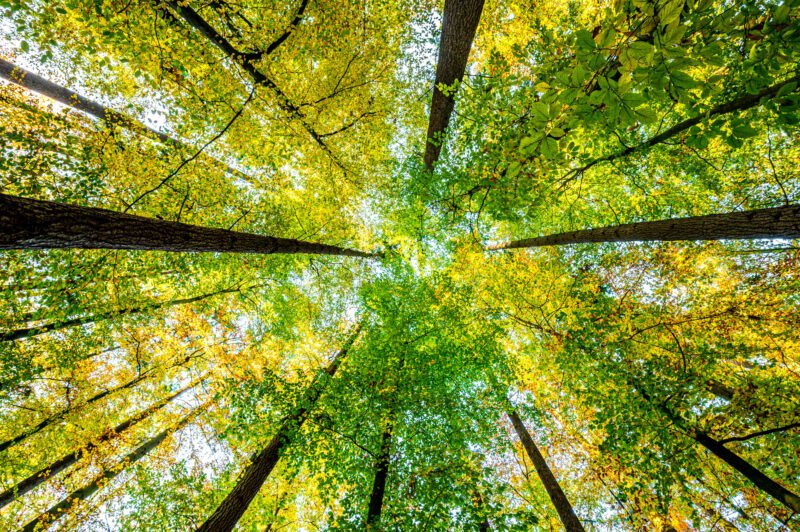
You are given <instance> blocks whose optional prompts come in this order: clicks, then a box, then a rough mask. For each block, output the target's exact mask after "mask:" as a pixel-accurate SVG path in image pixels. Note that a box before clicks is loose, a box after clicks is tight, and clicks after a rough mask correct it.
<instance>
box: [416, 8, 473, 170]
mask: <svg viewBox="0 0 800 532" xmlns="http://www.w3.org/2000/svg"><path fill="white" fill-rule="evenodd" d="M483 1H484V0H445V3H444V15H443V20H442V38H441V41H440V43H439V60H438V63H437V64H436V81H435V86H434V88H433V98H432V100H431V114H430V119H429V120H428V134H427V137H426V139H427V142H426V143H425V156H424V159H423V160H424V162H425V166H426V167H427V168H428V170H431V169H432V168H433V165H434V163H436V161H437V160H438V159H439V154H440V152H441V150H442V147H441V142H442V136H443V135H444V132H445V130H446V129H447V124H448V123H449V122H450V115H451V114H452V113H453V107H454V106H455V99H454V95H452V94H450V95H445V94H444V93H443V92H442V91H441V90H440V89H439V87H440V86H441V85H444V86H446V87H450V86H451V85H453V83H455V82H456V81H460V80H461V78H463V77H464V71H465V70H466V68H467V58H468V57H469V51H470V48H472V40H473V39H474V38H475V30H476V29H477V28H478V22H479V21H480V19H481V11H483Z"/></svg>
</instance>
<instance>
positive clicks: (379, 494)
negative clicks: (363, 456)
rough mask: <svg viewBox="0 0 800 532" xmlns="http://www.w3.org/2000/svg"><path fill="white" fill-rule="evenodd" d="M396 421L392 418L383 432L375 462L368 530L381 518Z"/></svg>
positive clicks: (368, 510) (368, 513) (368, 511)
mask: <svg viewBox="0 0 800 532" xmlns="http://www.w3.org/2000/svg"><path fill="white" fill-rule="evenodd" d="M393 429H394V421H393V420H392V419H390V420H389V421H387V423H386V426H385V427H384V429H383V434H381V449H380V452H379V453H378V459H377V460H376V462H375V480H374V481H373V483H372V493H371V494H370V497H369V507H368V509H367V530H372V529H374V528H375V527H376V526H377V525H378V522H379V521H380V519H381V511H382V510H383V497H384V495H385V494H386V478H387V477H388V476H389V464H390V463H391V458H392V430H393Z"/></svg>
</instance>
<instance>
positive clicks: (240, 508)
mask: <svg viewBox="0 0 800 532" xmlns="http://www.w3.org/2000/svg"><path fill="white" fill-rule="evenodd" d="M360 332H361V326H358V327H356V330H355V332H354V333H353V334H352V335H351V336H350V338H348V340H347V342H345V345H344V347H342V349H341V350H339V352H338V353H336V355H335V356H334V357H333V360H332V361H331V363H330V364H329V365H328V367H326V368H325V369H323V370H322V371H321V372H320V374H319V376H318V377H317V378H316V379H315V380H314V381H313V382H312V383H311V385H310V386H309V387H308V389H307V390H306V392H305V394H304V396H303V399H302V401H301V402H300V404H299V405H298V406H296V407H295V409H294V411H293V412H292V413H291V414H290V415H289V416H288V417H287V418H286V420H285V421H284V422H283V424H282V425H281V427H280V429H278V433H277V434H275V436H274V437H273V438H272V439H271V440H270V442H269V444H267V446H266V447H265V448H264V449H263V450H262V451H261V452H259V453H258V454H256V455H255V456H253V459H252V461H251V463H250V465H249V466H248V467H247V469H245V471H244V473H243V474H242V476H241V478H240V479H239V481H238V482H237V483H236V486H234V488H233V489H232V490H231V492H230V493H229V494H228V496H227V497H225V500H223V501H222V502H221V503H220V505H219V506H218V507H217V509H216V510H215V511H214V513H213V514H211V516H210V517H209V518H208V519H207V520H206V522H205V523H203V524H202V525H201V526H200V527H199V528H198V529H197V530H198V532H228V531H230V530H233V528H234V527H235V526H236V523H238V522H239V519H241V517H242V515H244V512H245V511H246V510H247V507H248V506H249V505H250V503H251V502H252V501H253V498H255V496H256V495H258V492H259V490H260V489H261V486H262V485H263V484H264V482H265V481H266V480H267V477H269V475H270V473H272V470H273V469H274V468H275V465H276V464H277V463H278V460H279V459H280V455H281V452H282V451H283V450H284V449H285V448H286V447H288V446H289V445H290V444H291V443H292V438H293V437H294V434H296V432H297V431H298V430H300V427H302V426H303V422H305V420H306V418H307V417H308V414H309V411H310V410H311V408H313V406H314V404H315V403H316V402H317V399H319V397H320V395H322V390H323V385H324V382H325V378H323V375H326V376H327V378H330V377H333V376H334V374H335V373H336V370H337V369H339V366H340V365H341V363H342V361H343V360H344V358H345V356H346V355H347V352H348V351H349V350H350V347H352V345H353V343H354V342H355V341H356V339H357V338H358V335H359V333H360Z"/></svg>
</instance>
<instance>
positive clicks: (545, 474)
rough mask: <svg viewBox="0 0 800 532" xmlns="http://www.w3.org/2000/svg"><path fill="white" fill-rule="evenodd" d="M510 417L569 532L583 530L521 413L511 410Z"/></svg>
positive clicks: (580, 531)
mask: <svg viewBox="0 0 800 532" xmlns="http://www.w3.org/2000/svg"><path fill="white" fill-rule="evenodd" d="M508 417H509V418H511V423H512V424H513V425H514V430H515V431H516V432H517V436H519V439H520V440H521V441H522V445H523V447H525V451H527V453H528V457H529V458H530V459H531V462H533V466H534V467H535V468H536V472H537V473H538V474H539V478H540V479H541V481H542V484H543V485H544V489H545V490H546V491H547V495H549V496H550V500H551V501H553V506H555V507H556V511H557V512H558V516H559V517H560V518H561V522H562V523H563V524H564V528H565V529H566V530H567V532H583V530H584V528H583V525H582V524H581V522H580V521H579V520H578V517H577V516H576V515H575V511H574V510H573V509H572V505H571V504H570V502H569V500H568V499H567V496H566V495H564V492H563V491H562V489H561V486H559V484H558V481H557V480H556V477H555V476H553V472H552V471H550V467H549V466H548V465H547V462H546V461H545V459H544V456H542V453H540V452H539V449H538V447H536V444H535V443H533V439H532V438H531V435H530V434H529V433H528V429H526V428H525V425H523V424H522V420H521V419H520V418H519V415H517V412H516V411H514V410H510V411H509V412H508Z"/></svg>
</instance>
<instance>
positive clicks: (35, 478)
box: [0, 379, 202, 509]
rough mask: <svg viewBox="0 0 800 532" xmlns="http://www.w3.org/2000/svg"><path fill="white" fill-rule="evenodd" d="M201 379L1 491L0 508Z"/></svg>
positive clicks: (73, 463)
mask: <svg viewBox="0 0 800 532" xmlns="http://www.w3.org/2000/svg"><path fill="white" fill-rule="evenodd" d="M200 380H202V379H198V380H195V381H194V382H192V383H190V384H188V385H186V386H184V387H183V388H181V389H180V390H178V391H177V392H175V393H173V394H172V395H170V396H168V397H165V398H164V399H162V400H160V401H159V402H157V403H155V404H153V405H152V406H150V407H149V408H147V409H146V410H144V411H142V412H140V413H138V414H136V415H135V416H133V417H130V418H128V419H127V420H125V421H123V422H122V423H120V424H118V425H117V426H116V427H114V428H112V429H110V430H107V431H105V432H103V433H102V434H101V435H100V436H98V437H97V438H96V439H94V440H92V441H90V442H89V443H87V444H86V445H84V446H83V447H82V448H80V449H78V450H76V451H74V452H71V453H69V454H66V455H64V456H62V457H61V458H59V459H58V460H56V461H55V462H52V463H51V464H49V465H48V466H47V467H43V468H41V469H40V470H38V471H36V472H35V473H31V474H30V475H29V476H28V477H27V478H25V479H24V480H21V481H19V482H18V483H17V484H16V485H15V486H13V487H11V488H9V489H7V490H6V491H4V492H3V493H0V509H2V508H3V507H5V506H6V505H8V504H10V503H11V502H12V501H13V500H14V499H15V498H17V497H22V496H23V495H25V494H26V493H28V492H29V491H31V490H33V489H35V488H36V487H38V486H40V485H41V484H43V483H45V482H46V481H48V480H49V479H51V478H53V477H54V476H56V475H58V474H59V473H61V472H62V471H65V470H66V469H67V468H69V467H71V466H73V465H75V464H76V463H77V462H78V461H79V460H80V459H81V458H82V457H83V456H85V455H86V453H88V452H90V451H92V450H94V449H96V448H97V447H98V446H99V445H100V444H102V443H104V442H107V441H109V440H111V439H113V438H114V437H115V436H116V435H117V434H120V433H121V432H124V431H125V430H127V429H129V428H130V427H132V426H134V425H136V424H137V423H139V422H140V421H142V420H145V419H147V418H148V417H150V416H151V415H152V414H153V413H155V412H157V411H158V410H160V409H161V408H163V407H164V406H166V405H168V404H170V403H171V402H172V401H174V400H175V399H177V398H178V397H180V396H181V395H183V394H184V393H185V392H186V391H188V390H190V389H191V388H193V387H194V386H195V385H196V384H197V383H198V382H200Z"/></svg>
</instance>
